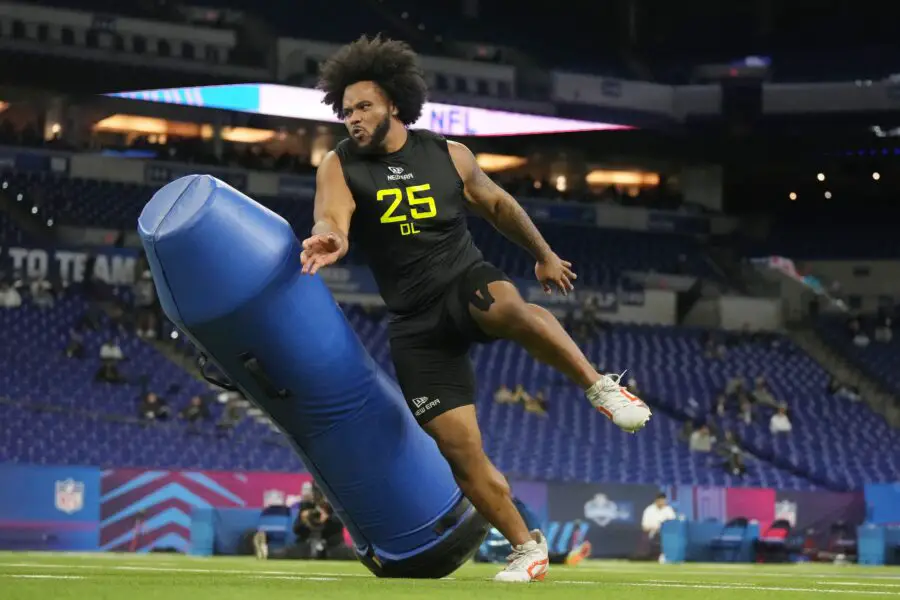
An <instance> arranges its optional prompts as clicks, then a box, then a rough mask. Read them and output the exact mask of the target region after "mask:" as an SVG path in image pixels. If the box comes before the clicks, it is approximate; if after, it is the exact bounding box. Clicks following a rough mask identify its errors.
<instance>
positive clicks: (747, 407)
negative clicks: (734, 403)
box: [739, 392, 753, 425]
mask: <svg viewBox="0 0 900 600" xmlns="http://www.w3.org/2000/svg"><path fill="white" fill-rule="evenodd" d="M739 402H740V407H741V412H740V417H741V420H742V421H743V422H744V424H745V425H750V424H751V423H753V403H752V402H750V396H749V395H748V394H745V393H743V392H742V393H741V394H740V396H739Z"/></svg>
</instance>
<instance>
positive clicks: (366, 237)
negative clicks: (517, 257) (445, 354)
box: [335, 130, 483, 318]
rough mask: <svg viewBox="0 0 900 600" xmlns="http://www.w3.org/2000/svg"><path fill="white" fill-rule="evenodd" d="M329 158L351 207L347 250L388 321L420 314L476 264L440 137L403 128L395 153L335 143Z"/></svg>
mask: <svg viewBox="0 0 900 600" xmlns="http://www.w3.org/2000/svg"><path fill="white" fill-rule="evenodd" d="M335 153H336V154H337V156H338V158H339V159H340V161H341V166H342V168H343V171H344V178H345V179H346V181H347V186H348V187H349V188H350V192H351V193H352V194H353V199H354V201H355V202H356V211H355V212H354V213H353V218H352V220H351V222H350V242H351V245H352V246H354V247H355V249H356V250H357V251H359V250H361V251H362V256H363V258H364V259H365V261H366V262H367V263H368V265H369V268H370V269H371V270H372V273H373V274H374V275H375V281H376V282H377V284H378V290H379V292H380V293H381V296H382V298H383V299H384V302H385V304H386V305H387V307H388V310H390V311H391V312H392V313H394V314H395V315H396V316H398V317H401V318H402V317H404V316H408V315H414V314H416V313H418V312H422V311H424V310H426V309H427V308H428V307H429V306H430V305H431V304H432V303H433V302H435V301H436V300H437V299H438V298H440V297H441V296H442V295H443V294H444V293H445V292H446V289H447V287H448V286H449V284H450V283H451V282H452V281H453V280H454V279H455V278H456V277H458V276H459V275H461V274H462V273H463V272H465V271H466V270H467V269H468V268H469V267H471V266H472V265H473V264H475V263H477V262H479V261H481V260H483V257H482V255H481V252H480V251H479V250H478V248H477V247H476V246H475V244H474V242H473V241H472V235H471V234H470V233H469V229H468V227H467V225H466V207H465V205H466V197H465V195H464V193H463V182H462V179H460V177H459V173H457V171H456V168H455V167H454V166H453V161H452V160H451V158H450V150H449V148H448V147H447V140H446V139H444V138H443V137H441V136H439V135H437V134H434V133H432V132H430V131H427V130H409V134H408V138H407V140H406V143H405V144H404V145H403V147H402V148H401V149H400V150H398V151H397V152H393V153H390V154H378V155H368V154H365V153H360V152H355V151H354V148H353V146H352V144H351V140H343V141H341V142H340V143H339V144H338V145H337V148H336V149H335Z"/></svg>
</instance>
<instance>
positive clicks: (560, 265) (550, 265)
mask: <svg viewBox="0 0 900 600" xmlns="http://www.w3.org/2000/svg"><path fill="white" fill-rule="evenodd" d="M534 276H535V277H537V280H538V281H540V282H541V287H542V288H544V291H545V292H546V293H548V294H550V293H552V292H553V287H554V286H555V287H556V288H557V289H558V290H559V291H560V293H562V295H563V296H566V295H568V293H569V292H570V291H572V290H574V289H575V286H574V285H573V284H572V282H573V281H575V280H576V279H578V275H576V274H575V272H574V271H572V263H570V262H569V261H567V260H563V259H561V258H560V257H558V256H557V255H556V254H551V255H550V256H549V257H548V258H546V259H544V260H541V261H538V263H537V264H536V265H534Z"/></svg>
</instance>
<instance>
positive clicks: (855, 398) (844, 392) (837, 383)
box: [828, 377, 862, 402]
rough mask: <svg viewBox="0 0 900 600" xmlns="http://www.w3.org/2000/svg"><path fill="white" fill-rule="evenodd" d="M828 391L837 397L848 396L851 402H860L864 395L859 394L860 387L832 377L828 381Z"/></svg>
mask: <svg viewBox="0 0 900 600" xmlns="http://www.w3.org/2000/svg"><path fill="white" fill-rule="evenodd" d="M828 393H829V394H831V395H832V396H835V397H836V398H846V399H847V400H850V401H851V402H859V401H860V400H862V397H861V396H860V395H859V389H858V388H855V387H853V386H852V385H848V384H846V383H843V382H842V381H841V380H840V379H837V378H836V377H832V378H831V380H830V381H829V382H828Z"/></svg>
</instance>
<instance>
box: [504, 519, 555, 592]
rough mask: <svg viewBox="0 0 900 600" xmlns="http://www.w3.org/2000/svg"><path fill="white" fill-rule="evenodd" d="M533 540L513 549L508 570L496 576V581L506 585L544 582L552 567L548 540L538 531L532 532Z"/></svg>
mask: <svg viewBox="0 0 900 600" xmlns="http://www.w3.org/2000/svg"><path fill="white" fill-rule="evenodd" d="M531 537H532V538H533V539H531V540H529V541H527V542H525V543H524V544H520V545H518V546H514V547H513V551H512V554H510V555H509V556H507V557H506V560H507V561H508V563H507V565H506V568H505V569H503V570H502V571H500V572H499V573H497V575H495V576H494V581H502V582H505V583H529V582H532V581H543V580H544V577H545V576H546V575H547V571H548V570H549V567H550V557H549V556H548V550H547V538H545V537H544V534H543V533H541V532H540V531H538V530H534V531H532V532H531Z"/></svg>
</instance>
